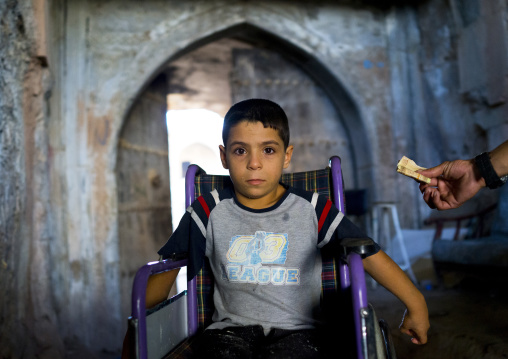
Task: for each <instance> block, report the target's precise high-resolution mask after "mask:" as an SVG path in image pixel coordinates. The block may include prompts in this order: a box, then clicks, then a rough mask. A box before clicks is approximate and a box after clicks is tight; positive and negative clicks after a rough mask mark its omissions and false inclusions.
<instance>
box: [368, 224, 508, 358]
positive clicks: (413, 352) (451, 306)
mask: <svg viewBox="0 0 508 359" xmlns="http://www.w3.org/2000/svg"><path fill="white" fill-rule="evenodd" d="M403 233H404V242H405V245H406V249H407V252H408V254H409V257H410V261H411V264H412V269H413V271H414V273H415V275H416V277H417V279H418V281H419V289H420V290H421V291H422V293H423V294H424V296H425V298H426V300H427V306H428V308H429V317H430V325H431V328H430V330H429V333H428V335H429V336H428V343H427V344H426V345H423V346H417V345H414V344H412V343H411V342H410V340H409V337H408V336H406V335H404V334H402V333H400V332H399V329H398V326H399V324H400V322H401V319H402V314H403V312H404V309H405V308H404V306H403V304H402V303H401V302H400V301H399V300H398V299H397V298H395V297H394V296H393V295H392V294H391V293H389V292H388V291H386V290H385V289H384V288H382V287H379V286H377V287H373V286H372V285H371V284H369V285H368V300H369V302H370V303H371V304H372V305H373V306H374V308H375V310H376V313H377V315H378V317H379V318H383V319H385V320H386V321H387V323H388V325H389V327H390V328H391V333H392V336H393V339H394V344H395V348H396V352H397V358H398V359H406V358H407V359H424V358H425V359H428V358H432V359H457V358H461V359H480V358H486V359H497V358H508V289H507V286H506V280H505V281H504V284H501V283H499V282H494V281H487V280H485V279H479V278H468V277H463V276H462V275H460V274H449V275H447V276H446V277H445V278H444V282H443V281H441V282H438V281H437V279H436V277H435V272H434V268H433V266H432V260H431V257H430V248H431V244H432V239H431V238H432V236H429V232H428V231H404V230H403ZM391 256H392V258H394V259H395V260H396V261H397V262H399V261H400V260H401V257H400V250H399V249H397V248H393V250H392V255H391ZM399 264H400V263H399ZM368 283H370V282H369V281H368Z"/></svg>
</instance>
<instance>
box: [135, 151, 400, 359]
mask: <svg viewBox="0 0 508 359" xmlns="http://www.w3.org/2000/svg"><path fill="white" fill-rule="evenodd" d="M281 182H282V183H285V184H287V185H289V186H292V187H296V188H301V189H305V190H308V191H314V192H318V193H320V194H323V195H326V196H327V197H328V198H329V199H331V200H332V202H333V203H334V205H335V206H336V207H337V208H338V209H339V210H340V211H342V212H343V213H346V208H345V202H344V198H345V196H344V188H343V178H342V169H341V160H340V158H339V157H337V156H334V157H331V158H330V161H329V166H327V167H326V168H325V169H322V170H316V171H307V172H297V173H290V174H283V175H282V180H281ZM229 185H231V181H230V179H229V176H217V175H208V174H206V173H205V172H204V171H203V170H202V169H201V168H200V167H198V166H197V165H191V166H189V168H188V170H187V173H186V178H185V202H186V207H188V206H190V204H191V203H192V202H193V201H194V200H195V199H196V198H198V197H199V196H200V195H201V194H202V193H207V192H210V191H212V190H213V189H218V190H219V189H222V188H223V187H224V186H229ZM361 242H362V241H361V240H360V241H359V242H358V240H356V241H353V242H352V243H347V244H345V245H344V246H343V247H344V252H343V254H342V255H340V256H339V257H338V258H335V257H332V256H328V255H325V254H323V260H322V262H323V265H322V266H323V272H322V305H321V306H322V309H323V310H329V309H331V312H330V313H331V314H330V316H328V315H327V318H335V319H332V320H331V323H330V324H331V325H332V326H334V325H335V324H334V322H335V321H338V320H340V321H341V322H343V323H344V324H343V326H346V327H347V328H345V329H344V328H341V330H340V331H339V333H340V334H339V335H340V336H344V335H345V336H346V337H347V339H346V340H345V342H347V343H346V344H347V345H348V346H349V347H350V348H349V349H350V350H349V351H347V350H346V351H347V353H349V354H350V355H349V356H350V357H352V358H357V359H373V358H378V359H385V358H386V359H392V358H393V359H394V358H396V355H395V349H394V346H393V341H392V338H391V336H390V333H389V328H388V325H387V324H386V322H385V321H384V320H379V321H378V320H377V317H376V314H375V312H374V309H373V308H372V306H371V305H370V304H369V303H368V302H367V287H366V281H365V274H364V270H363V264H362V260H361V256H360V255H359V254H357V253H355V252H353V251H352V250H351V249H352V248H353V247H354V248H356V249H358V248H360V250H361V247H362V246H363V245H365V243H361ZM356 251H357V252H358V250H356ZM360 252H361V251H360ZM186 265H187V259H186V258H185V257H184V256H181V255H175V256H174V257H173V258H169V259H165V260H161V261H158V262H150V263H148V264H146V265H144V266H143V267H141V268H140V269H139V270H138V272H137V273H136V276H135V278H134V284H133V289H132V312H131V316H130V317H129V319H128V325H129V333H132V336H133V338H131V341H132V342H133V343H134V348H133V351H134V352H135V357H136V358H140V359H146V358H150V359H151V358H191V357H192V346H191V345H190V344H191V343H192V338H193V337H195V336H196V335H199V333H200V332H201V331H202V330H204V328H206V327H207V326H208V325H209V324H210V323H211V318H212V315H213V311H214V309H213V278H212V275H211V270H210V268H209V264H207V263H205V266H204V267H203V268H202V269H201V271H200V272H199V273H198V275H196V276H195V277H194V278H193V279H192V280H190V281H189V282H188V285H187V290H185V291H183V292H181V293H179V294H177V295H175V296H173V297H171V298H169V299H167V300H165V301H164V302H162V303H160V304H158V305H156V306H155V307H154V308H149V309H146V308H145V304H146V302H145V297H146V287H147V283H148V278H149V277H150V276H151V275H154V274H158V273H163V272H167V271H170V270H174V269H178V268H182V267H185V266H186ZM343 308H347V313H346V314H344V312H343V311H342V310H341V309H343ZM335 326H336V325H335ZM341 350H343V348H341ZM341 356H342V354H341Z"/></svg>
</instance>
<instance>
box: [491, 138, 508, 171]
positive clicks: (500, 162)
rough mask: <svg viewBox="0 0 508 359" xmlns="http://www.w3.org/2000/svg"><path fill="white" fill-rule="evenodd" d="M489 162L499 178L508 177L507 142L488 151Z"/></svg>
mask: <svg viewBox="0 0 508 359" xmlns="http://www.w3.org/2000/svg"><path fill="white" fill-rule="evenodd" d="M490 162H491V163H492V167H494V170H495V171H496V173H497V175H498V176H499V177H503V176H505V175H508V141H506V142H503V143H502V144H500V145H499V146H498V147H496V148H495V149H493V150H492V151H490Z"/></svg>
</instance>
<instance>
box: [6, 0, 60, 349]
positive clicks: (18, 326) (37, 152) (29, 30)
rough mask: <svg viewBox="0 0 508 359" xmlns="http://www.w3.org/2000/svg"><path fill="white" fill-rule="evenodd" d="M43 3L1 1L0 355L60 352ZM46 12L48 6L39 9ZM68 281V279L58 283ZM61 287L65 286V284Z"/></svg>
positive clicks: (48, 80)
mask: <svg viewBox="0 0 508 359" xmlns="http://www.w3.org/2000/svg"><path fill="white" fill-rule="evenodd" d="M39 5H40V4H35V5H34V4H31V3H30V2H17V1H5V2H2V3H1V4H0V13H1V14H2V19H1V21H0V26H1V29H0V31H1V37H0V39H1V40H0V41H1V44H0V49H1V55H0V56H1V60H0V183H1V187H2V190H1V191H0V256H1V266H0V286H1V287H2V292H3V293H2V296H0V308H1V309H0V310H1V311H0V322H1V323H2V324H1V326H0V337H1V338H2V339H1V341H2V345H1V346H0V356H1V357H5V358H17V357H27V358H29V357H36V356H37V355H39V356H40V357H48V358H49V357H60V356H61V355H62V354H63V349H64V346H63V340H62V336H61V335H60V332H59V331H58V329H57V325H58V318H57V314H56V307H55V304H56V303H55V295H56V294H57V293H55V289H57V288H56V287H55V285H54V284H56V283H55V281H54V279H55V277H57V276H61V275H64V273H62V272H61V271H59V270H58V267H59V263H58V261H59V258H58V257H57V256H55V251H54V250H53V249H54V247H53V245H54V243H53V241H54V239H55V236H54V228H53V219H52V213H51V212H52V210H51V206H52V204H51V199H50V191H49V176H50V168H49V166H50V165H49V162H50V161H49V157H50V156H51V154H50V151H49V146H48V144H49V143H48V139H49V131H48V122H49V116H48V114H49V108H48V102H47V99H48V98H49V96H50V89H51V77H50V73H49V71H48V68H47V67H46V61H47V58H46V57H45V53H44V48H43V46H41V37H40V33H38V30H39V28H40V26H43V25H44V23H43V22H44V19H41V18H37V13H38V12H39V11H41V10H42V9H41V8H40V7H39ZM42 14H44V10H42ZM61 284H63V283H61ZM62 288H63V286H62Z"/></svg>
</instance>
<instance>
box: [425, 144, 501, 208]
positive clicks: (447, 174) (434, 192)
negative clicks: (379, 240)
mask: <svg viewBox="0 0 508 359" xmlns="http://www.w3.org/2000/svg"><path fill="white" fill-rule="evenodd" d="M490 161H491V163H492V166H493V168H494V170H495V172H496V173H497V175H498V176H499V177H502V176H505V175H507V174H508V141H506V142H504V143H502V144H501V145H499V146H498V147H496V148H495V149H494V150H493V151H491V152H490ZM418 173H420V174H422V175H424V176H426V177H430V178H431V182H430V183H429V184H427V183H422V184H420V191H421V192H422V193H423V199H424V200H425V202H427V204H428V205H429V207H430V208H437V209H439V210H445V209H451V208H457V207H460V206H461V205H462V204H464V203H465V202H466V201H467V200H469V199H471V198H472V197H473V196H474V195H475V194H476V193H477V192H478V191H479V190H480V189H482V188H483V187H485V186H486V183H485V179H484V178H483V177H482V175H481V173H480V171H479V169H478V168H477V166H476V163H475V160H474V159H470V160H455V161H451V162H450V161H446V162H443V163H441V164H440V165H439V166H436V167H433V168H429V169H426V170H420V171H418Z"/></svg>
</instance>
